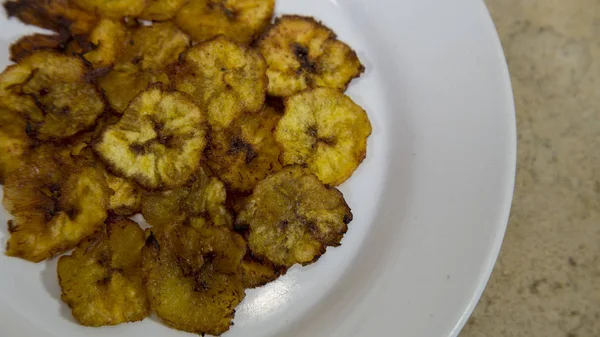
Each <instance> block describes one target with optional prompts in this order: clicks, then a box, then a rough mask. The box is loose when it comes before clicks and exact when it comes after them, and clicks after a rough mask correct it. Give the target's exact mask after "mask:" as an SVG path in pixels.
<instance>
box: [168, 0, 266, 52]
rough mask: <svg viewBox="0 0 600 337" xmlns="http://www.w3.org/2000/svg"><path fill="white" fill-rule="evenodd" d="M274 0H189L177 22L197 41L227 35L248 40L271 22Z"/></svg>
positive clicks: (176, 19) (244, 40)
mask: <svg viewBox="0 0 600 337" xmlns="http://www.w3.org/2000/svg"><path fill="white" fill-rule="evenodd" d="M274 11H275V0H190V1H189V2H188V3H187V4H186V5H185V6H183V8H181V10H180V11H179V13H178V14H177V16H176V17H175V22H176V23H177V25H179V26H180V27H181V29H183V30H184V31H185V32H187V33H188V34H190V36H192V38H193V39H194V40H196V41H198V42H202V41H206V40H209V39H212V38H213V37H215V36H217V35H225V36H227V37H228V38H230V39H232V40H235V41H237V42H240V43H245V44H248V43H250V42H251V41H252V40H253V39H254V38H256V37H258V36H259V35H260V33H261V32H262V31H263V30H264V29H265V28H266V27H267V26H268V24H269V23H270V22H271V17H272V16H273V12H274Z"/></svg>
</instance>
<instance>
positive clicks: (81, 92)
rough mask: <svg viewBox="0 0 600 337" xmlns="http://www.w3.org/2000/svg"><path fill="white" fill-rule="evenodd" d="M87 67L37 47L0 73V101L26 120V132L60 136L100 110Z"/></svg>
mask: <svg viewBox="0 0 600 337" xmlns="http://www.w3.org/2000/svg"><path fill="white" fill-rule="evenodd" d="M86 74H87V69H86V67H85V65H84V63H83V62H82V61H81V60H79V59H78V58H76V57H71V56H64V55H60V54H58V53H55V52H51V51H37V52H35V53H33V54H32V55H30V56H28V57H26V58H24V59H22V60H21V62H20V63H18V64H16V65H12V66H10V67H8V68H7V69H6V70H5V71H4V73H2V74H1V75H0V101H1V102H0V105H3V106H4V107H6V108H7V109H10V110H13V111H16V112H18V113H19V114H20V115H21V116H23V117H24V118H25V119H27V120H28V122H29V126H28V128H29V131H28V133H29V135H33V136H35V137H36V138H38V139H40V140H60V139H64V138H67V137H70V136H73V135H74V134H76V133H78V132H80V131H83V130H86V129H88V128H90V127H92V126H93V125H94V123H95V122H96V119H97V118H98V116H100V114H102V112H103V111H104V101H103V99H102V96H101V95H100V93H99V92H98V91H97V90H96V87H95V86H94V85H93V84H91V83H88V82H87V81H86V80H85V77H86Z"/></svg>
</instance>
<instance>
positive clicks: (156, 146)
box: [95, 88, 207, 190]
mask: <svg viewBox="0 0 600 337" xmlns="http://www.w3.org/2000/svg"><path fill="white" fill-rule="evenodd" d="M206 136H207V125H206V123H205V117H204V113H203V111H202V110H200V109H199V108H198V107H197V106H196V105H195V104H194V103H192V102H191V100H190V99H189V98H188V97H187V96H186V95H184V94H182V93H180V92H167V91H163V90H162V89H160V88H150V89H148V90H146V91H144V92H142V93H141V94H140V95H138V96H137V97H136V98H135V99H134V100H133V101H132V102H131V104H130V105H129V107H128V108H127V109H126V110H125V112H124V114H123V117H122V118H121V119H120V120H119V122H118V123H117V124H115V125H110V126H108V127H107V128H106V130H105V131H104V133H103V134H102V136H101V137H100V139H99V141H98V142H97V143H96V144H95V151H96V153H97V154H98V156H99V157H100V158H101V159H102V160H103V161H104V162H105V163H106V164H107V165H108V166H109V167H110V168H111V170H112V171H113V172H115V173H118V175H120V176H122V177H126V178H128V179H132V180H134V181H135V182H137V183H138V184H140V185H141V186H142V187H144V188H146V189H149V190H160V189H168V188H176V187H179V186H182V185H184V184H185V183H186V182H188V181H189V179H190V178H191V177H192V176H193V174H194V173H196V172H197V171H198V170H199V169H200V164H201V159H202V151H203V150H204V147H205V146H206V143H207V139H206Z"/></svg>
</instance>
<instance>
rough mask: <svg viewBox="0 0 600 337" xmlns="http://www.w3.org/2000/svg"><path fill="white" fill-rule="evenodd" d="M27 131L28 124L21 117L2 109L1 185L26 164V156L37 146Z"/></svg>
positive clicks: (0, 117) (0, 129)
mask: <svg viewBox="0 0 600 337" xmlns="http://www.w3.org/2000/svg"><path fill="white" fill-rule="evenodd" d="M26 130H27V122H26V121H25V120H24V119H23V118H21V116H19V115H17V114H16V113H14V112H12V111H9V110H6V109H3V108H1V107H0V149H2V151H0V184H2V183H4V179H5V178H6V176H7V175H8V174H9V173H10V172H12V171H14V170H16V169H18V168H19V167H21V166H22V165H23V164H24V160H25V156H26V155H27V154H28V153H29V152H30V150H31V149H32V148H33V147H34V146H35V142H34V141H33V140H32V139H31V138H29V137H28V136H27V133H26Z"/></svg>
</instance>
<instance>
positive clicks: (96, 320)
mask: <svg viewBox="0 0 600 337" xmlns="http://www.w3.org/2000/svg"><path fill="white" fill-rule="evenodd" d="M144 242H145V236H144V232H143V231H142V229H140V227H139V226H138V225H137V224H136V223H135V222H133V221H131V220H122V221H120V222H117V223H112V224H107V225H106V226H104V227H103V228H102V229H101V230H100V231H98V232H97V233H96V234H94V235H93V236H92V237H90V238H89V239H87V240H85V241H83V242H82V243H81V244H79V245H78V246H77V248H76V249H75V250H74V251H73V254H71V255H69V256H61V257H60V259H59V260H58V266H57V271H58V279H59V283H60V287H61V289H62V296H61V297H62V300H63V301H65V303H67V304H68V305H69V307H70V308H71V310H72V312H73V317H75V319H77V321H79V322H80V323H81V324H83V325H86V326H103V325H117V324H120V323H125V322H135V321H141V320H143V319H144V318H145V317H146V316H148V314H149V311H150V309H149V304H148V300H147V298H146V290H145V288H144V285H143V283H142V253H141V250H142V247H143V246H144Z"/></svg>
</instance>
